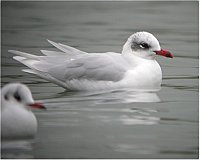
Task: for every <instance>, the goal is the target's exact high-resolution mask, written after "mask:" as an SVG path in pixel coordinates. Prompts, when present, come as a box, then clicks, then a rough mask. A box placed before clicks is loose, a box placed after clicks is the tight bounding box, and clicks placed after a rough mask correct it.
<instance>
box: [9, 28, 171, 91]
mask: <svg viewBox="0 0 200 160" xmlns="http://www.w3.org/2000/svg"><path fill="white" fill-rule="evenodd" d="M48 42H49V43H51V44H52V45H53V46H55V47H56V48H57V49H59V50H60V51H59V52H57V51H48V50H41V52H42V53H43V54H44V55H45V56H36V55H32V54H28V53H25V52H20V51H15V50H9V52H10V53H14V54H16V55H18V56H14V59H15V60H17V61H19V62H21V63H23V64H24V65H26V66H28V67H29V68H30V69H24V70H23V71H24V72H28V73H32V74H35V75H37V76H39V77H41V78H43V79H46V80H47V81H50V82H53V83H55V84H57V85H59V86H61V87H64V88H66V89H68V90H105V89H120V88H134V89H158V88H160V85H161V81H162V71H161V68H160V65H159V64H158V63H157V61H156V60H155V57H156V55H162V56H165V57H170V58H172V57H173V56H172V54H171V53H170V52H169V51H167V50H164V49H161V47H160V45H159V42H158V40H157V39H156V38H155V37H154V36H153V35H152V34H151V33H148V32H137V33H135V34H133V35H131V36H130V37H129V38H128V40H127V42H126V43H125V44H124V46H123V50H122V53H121V54H120V53H115V52H106V53H90V54H88V53H86V52H83V51H80V50H78V49H75V48H73V47H70V46H67V45H64V44H61V43H55V42H53V41H50V40H48Z"/></svg>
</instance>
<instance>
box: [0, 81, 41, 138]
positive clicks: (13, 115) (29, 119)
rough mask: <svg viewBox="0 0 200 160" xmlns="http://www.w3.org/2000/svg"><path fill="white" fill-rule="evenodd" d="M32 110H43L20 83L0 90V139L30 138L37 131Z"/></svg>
mask: <svg viewBox="0 0 200 160" xmlns="http://www.w3.org/2000/svg"><path fill="white" fill-rule="evenodd" d="M31 107H32V108H39V109H45V107H44V106H43V105H42V104H40V103H35V102H34V100H33V97H32V94H31V91H30V90H29V88H28V87H27V86H25V85H23V84H20V83H11V84H7V85H5V86H4V87H3V88H2V90H1V136H2V139H21V138H32V137H33V136H34V135H35V133H36V131H37V120H36V117H35V115H34V114H33V112H32V111H31Z"/></svg>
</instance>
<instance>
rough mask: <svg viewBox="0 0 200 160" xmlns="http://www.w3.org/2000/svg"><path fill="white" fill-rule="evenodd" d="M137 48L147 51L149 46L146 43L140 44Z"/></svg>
mask: <svg viewBox="0 0 200 160" xmlns="http://www.w3.org/2000/svg"><path fill="white" fill-rule="evenodd" d="M139 46H140V48H142V49H148V48H149V47H150V46H149V45H148V44H147V43H143V42H142V43H140V44H139Z"/></svg>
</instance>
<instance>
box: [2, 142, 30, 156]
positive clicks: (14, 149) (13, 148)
mask: <svg viewBox="0 0 200 160" xmlns="http://www.w3.org/2000/svg"><path fill="white" fill-rule="evenodd" d="M32 150H33V140H32V139H20V140H18V139H17V140H16V139H15V140H13V139H12V140H2V141H1V158H15V159H18V158H34V157H33V153H32Z"/></svg>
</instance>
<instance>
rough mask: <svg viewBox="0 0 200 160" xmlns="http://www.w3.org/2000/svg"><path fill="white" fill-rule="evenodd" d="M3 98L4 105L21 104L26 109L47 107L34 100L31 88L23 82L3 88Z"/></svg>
mask: <svg viewBox="0 0 200 160" xmlns="http://www.w3.org/2000/svg"><path fill="white" fill-rule="evenodd" d="M1 100H2V107H7V106H13V107H15V106H16V107H17V106H20V107H24V108H26V109H28V108H29V107H32V108H40V109H45V107H44V106H43V105H42V104H40V103H35V102H34V100H33V97H32V94H31V91H30V89H29V88H28V87H27V86H26V85H24V84H21V83H11V84H7V85H5V86H4V87H3V88H2V90H1Z"/></svg>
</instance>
